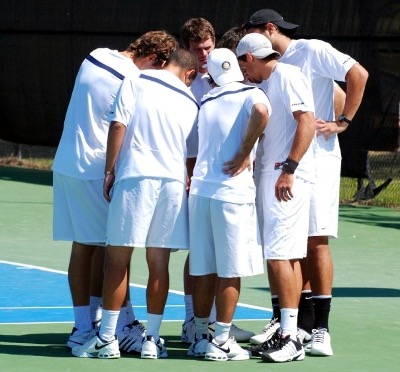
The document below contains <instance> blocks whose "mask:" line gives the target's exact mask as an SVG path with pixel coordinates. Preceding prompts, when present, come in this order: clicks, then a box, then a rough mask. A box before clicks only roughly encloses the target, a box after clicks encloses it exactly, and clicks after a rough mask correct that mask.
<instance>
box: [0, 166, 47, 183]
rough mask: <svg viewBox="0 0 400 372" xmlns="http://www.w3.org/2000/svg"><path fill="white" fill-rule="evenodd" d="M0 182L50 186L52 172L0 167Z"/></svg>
mask: <svg viewBox="0 0 400 372" xmlns="http://www.w3.org/2000/svg"><path fill="white" fill-rule="evenodd" d="M0 180H3V181H14V182H25V183H33V184H37V185H44V186H52V185H53V172H51V171H46V170H39V169H30V168H18V167H3V166H0Z"/></svg>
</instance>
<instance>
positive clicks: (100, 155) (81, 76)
mask: <svg viewBox="0 0 400 372" xmlns="http://www.w3.org/2000/svg"><path fill="white" fill-rule="evenodd" d="M139 73H140V72H139V69H138V68H137V67H136V65H135V64H134V63H133V61H132V60H131V59H130V58H127V57H126V56H123V55H122V54H121V53H119V52H118V51H117V50H111V49H108V48H99V49H96V50H94V51H92V52H91V53H90V55H89V56H88V57H87V58H86V59H85V60H84V61H83V62H82V64H81V67H80V69H79V72H78V75H77V77H76V80H75V85H74V89H73V92H72V95H71V100H70V102H69V106H68V110H67V113H66V117H65V122H64V129H63V133H62V136H61V140H60V143H59V145H58V148H57V152H56V155H55V158H54V162H53V166H52V169H53V171H55V172H58V173H61V174H64V175H67V176H70V177H75V178H79V179H88V180H94V179H102V178H103V177H104V165H105V156H106V146H107V136H108V128H109V121H108V114H109V112H110V108H111V106H112V104H113V102H114V99H115V96H116V94H117V91H118V89H119V87H120V85H121V83H122V81H123V79H124V77H125V76H127V75H130V74H133V75H139Z"/></svg>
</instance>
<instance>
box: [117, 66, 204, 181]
mask: <svg viewBox="0 0 400 372" xmlns="http://www.w3.org/2000/svg"><path fill="white" fill-rule="evenodd" d="M132 93H133V95H132V97H133V101H131V102H127V101H125V100H120V99H119V100H118V102H117V104H116V105H115V108H114V110H113V111H114V113H113V114H111V115H110V117H109V119H110V121H118V122H121V123H122V124H125V125H127V129H126V133H125V137H124V141H123V144H122V147H121V151H120V153H119V156H118V160H117V164H116V182H117V181H119V180H122V179H125V178H130V177H155V178H168V179H174V180H177V181H180V182H182V183H186V164H185V162H186V157H187V154H188V153H191V152H192V151H193V150H192V149H187V144H186V141H187V140H188V139H189V136H191V135H195V136H197V131H196V124H197V115H198V104H197V103H196V100H195V98H194V96H193V94H192V93H191V91H190V90H189V88H188V87H187V86H186V85H185V84H184V83H183V82H182V81H181V80H180V79H179V78H178V77H177V76H175V75H174V74H172V73H171V72H169V71H166V70H147V71H146V72H143V73H142V74H141V75H140V76H139V78H138V79H137V81H136V82H135V84H134V85H133V87H132ZM125 105H128V107H127V106H125ZM132 112H133V115H131V114H130V113H132ZM126 115H128V118H130V121H129V122H127V120H126ZM188 142H189V141H188ZM194 142H197V141H194Z"/></svg>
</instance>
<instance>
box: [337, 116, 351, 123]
mask: <svg viewBox="0 0 400 372" xmlns="http://www.w3.org/2000/svg"><path fill="white" fill-rule="evenodd" d="M338 120H339V121H340V122H342V121H344V122H346V123H347V124H350V123H351V120H350V119H348V118H347V117H346V115H345V114H342V115H340V116H339V119H338Z"/></svg>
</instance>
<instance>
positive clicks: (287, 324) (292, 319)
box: [281, 308, 299, 340]
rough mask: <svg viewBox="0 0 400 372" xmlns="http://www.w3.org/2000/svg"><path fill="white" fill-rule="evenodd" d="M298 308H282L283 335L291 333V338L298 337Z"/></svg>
mask: <svg viewBox="0 0 400 372" xmlns="http://www.w3.org/2000/svg"><path fill="white" fill-rule="evenodd" d="M298 312H299V310H298V309H290V308H283V309H281V329H282V335H283V336H287V335H290V338H291V339H293V340H296V338H297V314H298Z"/></svg>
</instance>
